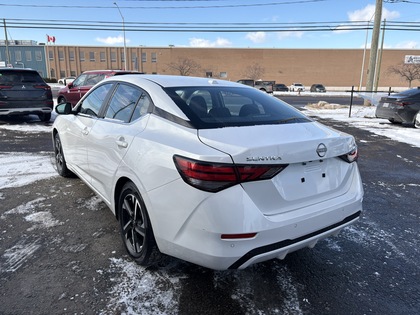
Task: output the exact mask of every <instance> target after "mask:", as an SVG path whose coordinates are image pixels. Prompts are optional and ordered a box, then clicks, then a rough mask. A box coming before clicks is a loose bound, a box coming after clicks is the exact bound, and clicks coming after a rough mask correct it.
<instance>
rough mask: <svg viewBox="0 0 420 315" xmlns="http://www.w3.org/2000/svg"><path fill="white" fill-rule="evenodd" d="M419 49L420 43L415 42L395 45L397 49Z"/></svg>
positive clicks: (410, 41)
mask: <svg viewBox="0 0 420 315" xmlns="http://www.w3.org/2000/svg"><path fill="white" fill-rule="evenodd" d="M419 47H420V43H419V42H416V41H414V40H409V41H405V42H401V43H398V44H396V45H395V48H401V49H414V48H419Z"/></svg>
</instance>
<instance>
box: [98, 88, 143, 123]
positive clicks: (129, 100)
mask: <svg viewBox="0 0 420 315" xmlns="http://www.w3.org/2000/svg"><path fill="white" fill-rule="evenodd" d="M141 94H142V91H141V90H140V89H139V88H136V87H134V86H131V85H127V84H119V85H118V87H117V89H116V91H115V93H114V95H113V96H112V98H111V100H110V102H109V106H108V109H107V111H106V114H105V117H106V118H112V119H118V120H121V121H123V122H126V123H128V122H129V121H130V118H131V116H132V115H133V111H134V109H135V107H136V104H137V102H138V100H139V98H140V96H141Z"/></svg>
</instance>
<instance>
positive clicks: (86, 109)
mask: <svg viewBox="0 0 420 315" xmlns="http://www.w3.org/2000/svg"><path fill="white" fill-rule="evenodd" d="M112 86H113V84H112V83H107V84H103V85H101V86H99V87H97V88H96V89H95V90H93V91H92V92H91V93H90V94H89V95H88V96H87V97H86V98H85V99H84V100H83V103H82V104H80V107H79V112H80V113H82V114H86V115H90V116H96V117H97V116H98V114H99V111H100V109H101V107H102V104H103V102H104V100H105V98H106V96H107V95H108V93H109V90H110V89H111V88H112Z"/></svg>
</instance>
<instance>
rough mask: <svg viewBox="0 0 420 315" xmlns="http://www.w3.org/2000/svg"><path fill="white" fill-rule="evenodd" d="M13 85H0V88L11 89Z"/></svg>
mask: <svg viewBox="0 0 420 315" xmlns="http://www.w3.org/2000/svg"><path fill="white" fill-rule="evenodd" d="M12 87H13V85H3V84H1V85H0V90H5V89H11V88H12Z"/></svg>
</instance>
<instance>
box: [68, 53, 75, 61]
mask: <svg viewBox="0 0 420 315" xmlns="http://www.w3.org/2000/svg"><path fill="white" fill-rule="evenodd" d="M69 59H70V61H74V51H73V50H70V52H69Z"/></svg>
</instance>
